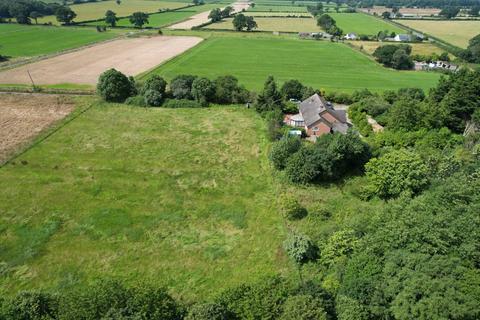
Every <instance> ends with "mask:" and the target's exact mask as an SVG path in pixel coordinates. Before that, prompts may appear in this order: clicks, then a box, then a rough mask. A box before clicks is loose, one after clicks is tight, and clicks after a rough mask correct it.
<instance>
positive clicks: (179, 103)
mask: <svg viewBox="0 0 480 320" xmlns="http://www.w3.org/2000/svg"><path fill="white" fill-rule="evenodd" d="M162 107H164V108H172V109H177V108H202V107H203V106H202V105H200V104H199V103H198V102H197V101H193V100H187V99H167V100H166V101H165V102H164V103H163V105H162Z"/></svg>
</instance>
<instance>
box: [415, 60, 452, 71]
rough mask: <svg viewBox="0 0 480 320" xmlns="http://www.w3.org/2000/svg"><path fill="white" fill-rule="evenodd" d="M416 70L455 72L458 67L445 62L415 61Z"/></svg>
mask: <svg viewBox="0 0 480 320" xmlns="http://www.w3.org/2000/svg"><path fill="white" fill-rule="evenodd" d="M415 70H447V71H452V72H455V71H457V70H458V66H457V65H454V64H451V63H448V62H445V61H432V62H430V63H427V62H422V61H420V62H419V61H415Z"/></svg>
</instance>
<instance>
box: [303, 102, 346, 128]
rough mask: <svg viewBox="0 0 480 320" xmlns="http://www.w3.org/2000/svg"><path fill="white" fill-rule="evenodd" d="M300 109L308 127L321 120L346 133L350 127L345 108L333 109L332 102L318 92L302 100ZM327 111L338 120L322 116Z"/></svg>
mask: <svg viewBox="0 0 480 320" xmlns="http://www.w3.org/2000/svg"><path fill="white" fill-rule="evenodd" d="M299 109H300V114H301V115H302V117H303V120H304V121H305V126H306V127H307V128H309V127H310V126H312V125H313V124H315V123H317V122H318V121H320V120H321V121H323V122H324V123H325V124H327V125H328V126H329V127H330V128H332V130H333V131H336V132H341V133H346V132H347V130H348V128H349V124H348V123H347V113H346V112H345V110H335V109H333V107H332V106H331V104H330V103H328V102H327V101H326V100H325V99H324V98H323V97H321V96H319V95H318V94H314V95H313V96H311V97H309V98H307V99H306V100H304V101H302V102H301V103H300V105H299ZM326 112H327V113H329V114H331V115H332V116H333V117H334V118H335V119H337V120H338V121H334V122H330V121H327V120H326V119H325V118H324V117H323V116H322V114H325V113H326Z"/></svg>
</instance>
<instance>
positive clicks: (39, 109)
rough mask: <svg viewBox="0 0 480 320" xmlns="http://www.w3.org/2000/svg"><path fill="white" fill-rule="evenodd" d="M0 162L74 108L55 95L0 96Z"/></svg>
mask: <svg viewBox="0 0 480 320" xmlns="http://www.w3.org/2000/svg"><path fill="white" fill-rule="evenodd" d="M0 106H1V107H0V137H1V138H0V163H2V162H4V161H5V160H7V158H8V156H9V155H10V154H12V153H13V152H15V150H18V149H19V148H21V147H22V146H23V145H25V143H27V142H28V141H31V140H32V139H33V138H34V137H35V136H36V135H38V134H39V133H40V132H41V131H43V130H45V129H46V128H47V127H49V126H50V125H52V124H53V123H54V122H56V121H58V120H60V119H63V118H64V117H66V116H67V115H68V114H69V113H70V112H71V111H72V110H73V109H74V104H73V102H72V99H71V98H68V97H64V96H58V95H39V94H0Z"/></svg>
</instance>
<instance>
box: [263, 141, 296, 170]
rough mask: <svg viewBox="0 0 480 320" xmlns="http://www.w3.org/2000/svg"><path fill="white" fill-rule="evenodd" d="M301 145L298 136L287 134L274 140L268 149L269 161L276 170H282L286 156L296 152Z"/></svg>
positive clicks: (285, 162)
mask: <svg viewBox="0 0 480 320" xmlns="http://www.w3.org/2000/svg"><path fill="white" fill-rule="evenodd" d="M301 145H302V142H301V141H300V139H299V138H298V137H291V136H287V137H284V138H282V139H280V140H279V141H277V142H275V143H274V144H273V146H272V150H271V151H270V155H269V158H270V161H272V164H273V166H274V167H275V169H277V170H283V169H284V168H285V165H286V164H287V160H288V158H289V157H290V156H291V155H292V154H294V153H295V152H297V151H298V150H299V149H300V147H301Z"/></svg>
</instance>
